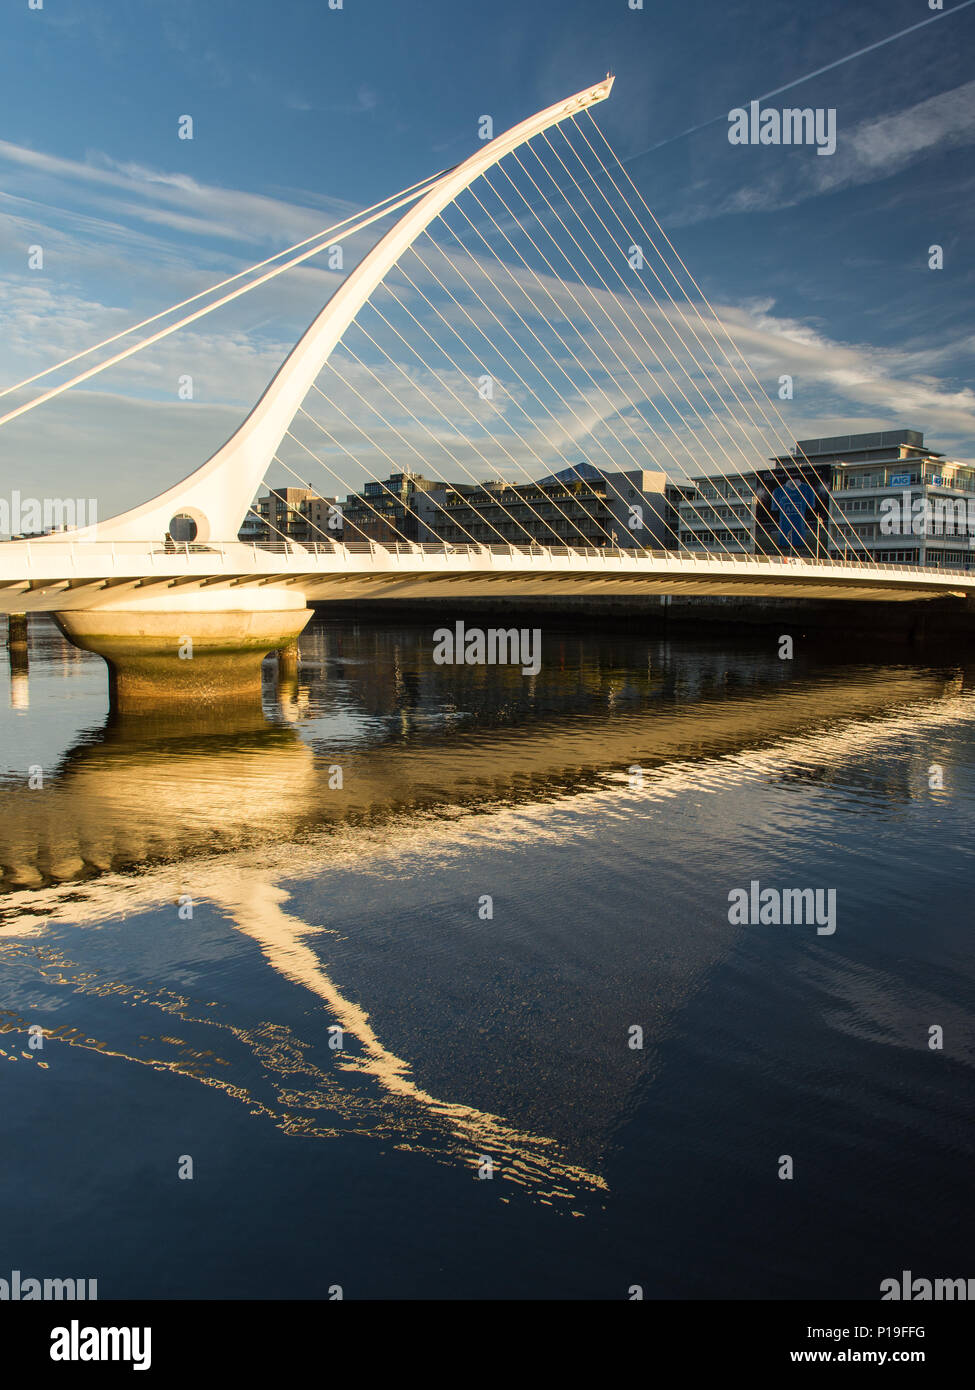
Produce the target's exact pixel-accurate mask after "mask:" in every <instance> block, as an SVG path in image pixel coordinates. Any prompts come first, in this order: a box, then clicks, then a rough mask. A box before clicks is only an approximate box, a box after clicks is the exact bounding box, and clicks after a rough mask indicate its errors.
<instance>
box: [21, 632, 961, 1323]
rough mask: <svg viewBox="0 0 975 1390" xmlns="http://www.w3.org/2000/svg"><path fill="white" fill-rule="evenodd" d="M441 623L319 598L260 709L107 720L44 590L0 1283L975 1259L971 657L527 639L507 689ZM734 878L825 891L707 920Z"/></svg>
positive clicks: (161, 1285) (502, 672) (451, 1279)
mask: <svg viewBox="0 0 975 1390" xmlns="http://www.w3.org/2000/svg"><path fill="white" fill-rule="evenodd" d="M432 647H433V644H432V640H431V629H430V625H429V624H423V625H414V626H411V625H409V624H403V625H397V626H394V625H392V624H389V625H381V624H378V623H375V622H373V623H365V622H363V623H361V624H357V623H354V622H352V621H336V620H329V621H328V622H327V623H325V622H316V623H315V624H313V625H312V626H311V627H310V628H309V629H308V631H307V632H306V634H305V635H304V636H303V638H302V663H301V667H300V673H299V676H298V678H297V679H296V680H294V679H292V680H290V681H289V680H283V681H281V682H280V683H279V682H277V680H276V668H275V667H274V666H273V665H272V664H270V663H268V664H266V671H265V677H266V678H265V684H264V691H263V708H262V709H255V710H253V711H250V712H246V713H243V712H241V713H238V714H235V715H233V716H221V717H220V718H219V719H217V720H215V721H209V722H208V721H206V720H202V719H201V720H198V721H195V722H193V721H187V720H181V721H178V720H173V719H161V718H158V717H155V716H153V717H149V716H146V717H139V718H126V719H119V718H116V717H113V716H112V715H111V714H110V712H109V703H108V695H107V681H106V671H105V667H104V665H103V664H102V662H101V661H100V660H99V659H97V658H95V657H91V656H89V655H87V654H83V653H80V652H77V651H75V650H74V649H72V648H71V647H69V646H68V645H67V644H66V643H65V642H64V640H63V639H62V638H61V636H60V635H59V633H58V632H57V630H56V629H55V628H54V626H53V625H52V624H50V623H48V622H47V621H46V620H35V621H34V623H33V626H32V630H31V652H30V663H29V672H25V671H23V670H15V671H14V672H13V673H12V674H9V689H10V698H9V700H5V701H4V706H3V708H2V709H0V867H2V870H3V878H2V880H0V889H2V891H0V1102H2V1113H3V1125H2V1137H0V1155H2V1163H0V1277H3V1278H8V1277H9V1272H10V1271H12V1270H15V1269H18V1270H20V1271H21V1272H22V1275H23V1277H27V1276H28V1275H30V1276H34V1277H38V1278H44V1277H74V1278H93V1279H97V1281H98V1296H99V1297H100V1298H109V1297H136V1298H143V1297H147V1298H148V1297H163V1298H237V1297H249V1298H284V1297H304V1298H328V1297H330V1296H333V1297H334V1296H335V1295H336V1292H337V1290H338V1289H341V1291H342V1294H343V1296H344V1297H345V1298H370V1297H392V1298H415V1297H422V1298H426V1297H431V1298H444V1297H446V1298H450V1297H476V1298H499V1297H516V1298H609V1299H626V1298H628V1297H630V1296H632V1290H634V1288H635V1287H638V1288H639V1289H640V1290H642V1292H643V1295H644V1297H646V1298H668V1297H717V1298H783V1299H788V1298H798V1297H815V1298H871V1299H872V1298H878V1297H879V1286H880V1282H881V1280H883V1279H884V1278H888V1277H897V1278H898V1279H899V1278H900V1275H901V1271H902V1270H905V1269H907V1270H911V1271H913V1272H914V1274H915V1275H916V1276H924V1277H929V1278H934V1277H968V1276H975V1268H973V1267H972V1254H971V1252H972V1236H973V1227H975V1220H973V1215H972V1204H971V1201H970V1195H969V1194H970V1181H971V1171H972V1159H973V1149H975V1142H973V1130H972V1116H973V1102H975V1089H973V1085H972V1080H973V1071H972V1068H973V1063H975V1028H973V1022H972V1020H973V1013H975V979H973V977H975V965H973V951H972V897H973V874H972V869H973V864H972V833H971V827H972V823H973V817H975V738H973V734H975V686H973V674H975V670H973V668H972V667H966V666H965V664H964V662H963V660H962V659H961V658H959V659H957V660H954V659H952V658H951V657H950V656H948V657H944V656H941V657H939V659H938V660H937V661H934V660H932V659H928V661H925V660H924V659H918V660H913V659H909V658H894V659H893V660H892V659H891V657H890V655H889V654H888V655H887V656H885V657H871V656H870V655H869V654H867V653H860V654H858V655H857V658H856V660H851V659H849V658H841V657H840V656H839V655H834V654H830V653H828V652H825V653H824V652H823V651H818V652H805V651H804V650H802V648H803V644H802V643H801V642H800V643H799V644H798V650H797V651H796V654H795V659H793V660H791V661H787V660H780V659H779V656H778V643H777V640H776V639H773V638H772V637H768V638H760V639H758V640H746V639H738V638H726V639H722V640H721V641H713V640H712V641H702V640H695V639H691V638H681V639H673V640H668V641H663V640H659V639H657V638H648V637H645V636H643V635H641V634H639V633H638V632H635V631H634V632H626V633H622V634H621V633H617V632H600V631H598V630H591V631H589V630H586V631H581V630H578V629H573V630H569V629H567V630H559V629H558V628H556V627H554V626H549V628H548V629H547V630H546V631H545V633H544V639H543V658H542V665H541V670H540V672H539V673H538V675H537V676H534V677H526V676H523V675H522V674H521V672H520V670H519V669H518V668H517V667H485V666H478V667H453V666H438V665H436V664H434V662H433V660H432ZM3 659H4V660H6V655H5V656H4V658H3ZM0 670H2V673H3V675H4V677H5V678H7V677H8V672H7V671H6V669H4V668H2V667H0ZM32 783H33V785H32ZM753 882H758V884H759V885H760V890H761V889H766V888H769V887H771V888H775V889H777V890H786V889H805V888H812V889H820V890H822V892H823V897H822V901H823V902H825V901H826V895H827V894H829V893H830V892H832V893H833V894H835V898H834V899H833V900H832V901H834V903H835V912H834V914H833V920H832V925H833V926H834V927H835V930H831V929H830V928H829V927H827V928H826V929H825V930H820V929H819V928H818V926H817V923H816V922H815V921H809V922H802V923H799V924H791V925H783V924H779V925H776V924H775V923H774V922H773V923H767V924H764V923H762V922H761V921H746V922H741V921H739V920H737V918H736V920H735V921H734V922H732V921H730V920H729V895H730V894H733V893H734V890H736V889H739V888H740V889H744V890H746V892H747V893H748V894H750V893H751V884H752V883H753ZM32 1028H33V1030H34V1031H33V1032H31V1029H32ZM938 1029H940V1030H941V1033H940V1035H939V1034H938V1032H937V1031H935V1032H932V1030H938ZM939 1042H940V1043H941V1045H940V1046H937V1045H932V1044H937V1043H939ZM641 1044H642V1045H641ZM790 1169H791V1177H790V1176H787V1174H788V1173H789V1171H790ZM190 1174H191V1176H190Z"/></svg>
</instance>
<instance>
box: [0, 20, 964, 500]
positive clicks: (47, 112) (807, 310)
mask: <svg viewBox="0 0 975 1390" xmlns="http://www.w3.org/2000/svg"><path fill="white" fill-rule="evenodd" d="M945 7H946V9H948V10H950V9H951V8H953V7H954V8H958V6H957V5H955V6H953V5H952V3H951V0H945ZM935 13H936V12H934V11H931V10H930V8H929V6H928V3H927V0H882V3H881V0H871V2H869V3H862V4H858V5H850V4H849V3H848V0H846V2H840V3H836V2H834V0H770V2H769V3H762V4H757V3H754V2H752V3H734V2H732V3H725V2H724V0H722V3H717V2H716V0H683V3H681V4H668V5H663V4H661V3H659V0H645V9H644V10H642V11H641V10H636V11H634V10H631V9H630V8H629V7H628V3H627V0H564V2H562V0H520V3H508V0H495V3H492V4H483V5H482V4H465V5H461V4H458V3H456V0H425V3H423V4H413V5H404V4H402V3H401V2H400V3H393V0H344V3H343V8H342V9H341V10H337V11H336V10H329V9H328V8H327V5H326V3H325V0H318V2H317V3H314V4H309V3H302V2H301V0H277V2H276V3H275V4H274V5H270V4H266V3H263V2H262V3H248V0H237V3H220V2H219V0H209V2H208V3H207V4H205V5H200V4H198V3H195V4H190V3H188V2H187V0H175V3H174V2H173V0H167V2H166V3H153V2H152V0H142V3H140V4H139V5H131V4H129V3H122V2H121V0H118V2H117V3H104V4H95V3H88V0H79V3H77V4H75V5H73V6H70V7H67V6H64V5H63V4H61V3H58V0H45V2H44V8H43V9H42V10H39V11H33V10H29V9H28V8H27V4H26V0H25V2H24V3H23V4H22V5H18V6H16V7H14V8H11V7H7V8H6V9H5V11H4V15H3V18H2V19H0V42H2V53H3V71H4V81H3V84H2V90H0V111H2V117H3V120H2V126H0V325H2V329H0V385H3V384H10V383H13V382H15V381H17V380H19V379H21V378H22V377H24V376H26V375H27V374H28V372H30V371H33V370H39V369H40V368H42V367H44V366H46V365H48V364H50V363H52V362H54V361H57V360H59V359H60V358H62V357H64V356H66V355H67V354H68V353H69V352H73V351H77V350H79V349H80V348H82V347H84V346H86V345H87V344H89V343H90V342H93V341H96V340H97V339H98V338H100V337H103V336H105V334H106V332H109V331H116V330H117V329H118V328H120V327H122V326H124V325H125V324H126V323H128V322H130V321H132V320H133V319H135V318H139V317H141V316H143V315H144V314H148V313H151V312H154V311H156V310H158V309H160V308H163V307H165V305H166V304H168V303H171V302H173V301H175V300H177V299H180V298H182V297H184V296H185V295H186V294H189V293H192V292H194V291H195V290H197V289H200V288H202V287H203V286H204V285H205V284H207V283H209V282H210V281H212V280H216V279H219V278H221V277H222V276H224V275H227V274H231V273H233V272H234V271H236V270H239V269H242V268H243V267H244V266H246V265H247V264H249V263H251V262H253V261H257V260H259V259H262V258H263V257H264V256H266V255H268V254H270V253H271V252H272V251H275V250H278V249H281V248H283V247H284V246H286V245H288V244H289V243H290V242H292V241H295V240H297V239H298V238H299V237H303V236H308V235H310V234H311V233H312V232H314V231H315V230H317V229H318V228H319V227H321V226H323V225H327V224H328V222H329V221H330V220H332V218H333V216H336V215H338V216H342V215H344V214H345V213H347V212H349V211H351V210H353V209H354V208H356V207H360V206H365V205H368V204H370V203H372V202H373V201H375V200H377V199H379V198H381V197H383V196H385V195H387V194H391V193H392V192H394V191H395V190H397V189H399V188H402V187H404V186H406V185H409V184H411V183H413V182H414V181H416V180H417V179H420V178H422V177H424V176H425V175H428V174H430V173H432V172H435V171H436V170H437V169H440V168H442V167H444V166H445V165H448V164H452V163H455V162H457V161H459V160H460V159H462V158H464V157H465V156H466V155H467V154H468V153H470V152H471V151H472V150H473V149H474V148H475V146H476V144H477V122H478V119H479V117H480V116H482V115H483V114H490V115H491V116H492V118H493V120H494V124H495V130H496V131H500V130H502V129H504V128H506V127H507V126H509V125H511V124H513V123H515V122H516V121H517V120H519V119H522V118H524V117H525V116H527V115H529V114H531V113H532V112H533V111H535V110H538V109H540V108H541V107H543V106H545V105H547V104H549V103H551V102H552V101H555V100H556V99H558V98H559V97H561V96H564V95H567V94H569V93H571V92H574V91H576V90H578V89H580V88H582V87H584V86H586V85H588V84H590V83H592V82H594V81H596V80H598V79H599V78H601V77H602V76H603V75H604V74H605V73H606V72H607V71H610V70H611V71H613V72H614V73H615V74H616V85H615V89H614V92H613V96H612V98H611V99H610V101H608V102H607V103H605V104H604V105H603V106H602V107H601V108H600V110H599V113H598V115H599V124H600V127H601V128H602V129H603V130H604V131H605V133H606V135H607V137H608V139H609V141H610V143H611V144H612V146H613V148H614V149H615V150H616V152H617V153H618V154H619V156H620V157H621V158H622V159H623V160H624V161H625V163H626V167H627V169H628V171H629V172H630V174H631V176H632V177H633V179H634V180H635V182H636V183H637V185H638V187H639V189H640V191H641V193H642V194H643V196H644V197H645V198H646V200H647V202H648V203H649V205H650V206H651V207H652V208H653V210H654V212H655V213H656V215H657V217H659V219H660V221H661V223H662V224H663V226H664V227H665V229H666V230H667V231H668V232H669V233H670V234H671V235H672V237H673V239H674V241H675V243H676V245H677V247H678V249H679V250H680V252H681V254H682V255H683V257H684V258H685V260H686V261H687V263H688V265H689V266H690V268H691V269H692V271H693V272H694V274H695V276H696V277H697V279H698V280H699V282H700V284H701V285H702V287H703V288H704V290H705V291H706V293H707V294H708V296H709V297H710V298H711V299H712V301H713V302H714V303H715V304H716V305H717V306H719V308H720V310H721V313H722V317H723V318H725V319H727V320H728V321H729V322H730V323H731V324H732V325H733V327H734V330H735V332H736V335H740V339H741V341H742V344H743V347H744V348H745V350H746V352H747V354H748V356H749V359H750V360H751V361H752V362H753V363H754V364H755V366H756V370H757V371H758V373H759V375H760V377H761V379H762V381H763V384H766V385H767V387H768V389H770V390H773V389H774V387H775V384H776V383H777V380H778V377H779V375H780V373H782V372H789V373H790V374H792V375H793V377H794V381H795V399H794V400H792V401H789V402H784V403H782V405H781V409H782V412H783V415H784V416H785V419H786V422H787V424H788V427H789V430H790V431H791V433H792V435H793V436H795V435H799V436H800V437H802V436H805V435H816V434H820V433H834V432H835V433H839V432H844V431H846V430H848V429H849V430H853V429H872V428H899V427H904V426H908V425H911V426H913V427H915V428H918V429H922V430H924V431H925V434H926V438H927V442H928V443H929V444H930V445H931V446H932V447H934V448H937V449H941V450H943V451H945V452H947V453H949V454H950V455H951V456H953V457H962V458H971V457H975V395H973V392H972V389H971V381H972V365H973V358H975V337H973V327H972V325H973V322H975V316H973V312H972V311H973V299H975V276H973V272H972V263H971V247H972V245H973V244H975V237H973V232H975V227H973V207H975V198H973V192H975V161H973V160H972V158H971V153H972V151H971V146H972V144H973V142H975V80H973V77H972V63H971V55H972V52H973V49H975V5H973V6H970V7H967V8H964V9H960V11H959V13H957V14H948V15H946V16H945V17H943V18H939V19H936V20H935V22H933V23H930V24H928V25H926V26H925V27H923V28H921V29H918V30H915V31H914V32H912V33H910V34H907V35H905V36H904V37H902V38H899V39H897V40H895V41H894V42H892V43H889V44H887V45H885V46H883V47H881V48H879V49H876V50H875V51H873V52H870V53H867V54H865V55H863V56H861V57H858V58H855V59H853V60H852V61H850V62H848V63H844V64H842V65H841V66H838V67H835V68H833V69H832V70H831V71H829V72H826V73H824V74H822V75H821V76H819V77H815V78H813V79H811V80H809V81H807V82H804V83H802V84H801V85H800V86H798V87H796V88H794V89H793V90H791V91H788V92H786V93H783V94H782V95H781V96H778V97H775V98H773V99H771V100H770V101H769V102H767V103H765V104H766V105H773V106H781V105H801V106H812V107H833V108H835V109H836V112H837V118H836V119H837V132H838V142H837V150H836V153H835V154H834V155H832V156H827V157H821V156H817V155H816V152H815V149H811V148H808V147H799V148H793V149H788V148H784V147H781V146H769V147H743V148H739V147H734V146H732V145H730V144H729V142H728V138H727V133H728V122H727V112H728V110H729V109H730V108H731V107H734V106H739V105H744V104H746V103H747V102H748V101H749V99H751V98H753V97H758V96H761V95H762V94H764V93H767V92H771V91H773V90H774V89H776V88H778V87H781V86H783V85H784V84H786V83H790V82H792V81H794V80H795V79H796V78H800V77H802V76H803V75H804V74H807V73H811V72H814V71H815V70H816V69H818V68H821V67H823V66H825V65H827V64H831V63H833V62H835V60H836V59H838V58H842V57H843V56H844V55H846V54H852V53H855V52H857V51H858V50H860V49H862V48H864V47H866V46H868V45H871V44H874V43H876V42H877V41H878V40H880V39H883V38H885V37H886V36H887V35H891V34H895V33H897V32H898V31H900V30H902V29H906V28H908V26H911V25H914V24H917V23H919V22H920V21H922V20H925V19H931V18H933V16H934V14H935ZM183 114H191V115H192V117H193V121H194V138H193V140H192V141H187V140H179V139H178V138H177V123H178V118H179V117H180V116H181V115H183ZM715 117H716V118H718V119H716V120H715V119H713V118H715ZM709 122H710V123H709ZM693 127H702V128H700V129H696V130H694V131H693V133H691V134H684V133H683V132H686V131H688V130H689V129H691V128H693ZM934 243H937V244H939V245H941V246H943V248H944V258H945V267H944V269H943V270H940V271H932V270H930V269H929V268H928V247H929V246H930V245H931V244H934ZM32 244H40V245H42V246H43V247H44V250H45V264H44V269H43V271H40V272H38V271H33V272H32V271H29V270H28V269H27V264H26V259H27V247H28V246H29V245H32ZM334 283H335V280H334V277H332V276H330V275H329V274H328V273H327V272H326V271H325V270H323V269H322V268H320V267H317V266H316V267H313V268H309V269H308V270H305V271H298V272H292V273H291V274H290V275H289V276H288V277H285V278H284V279H282V280H279V281H276V282H275V283H274V285H273V286H269V287H268V288H267V289H266V290H259V291H257V292H255V293H254V294H253V295H252V296H248V297H247V298H246V299H245V300H243V301H241V302H240V303H239V304H238V305H235V306H233V308H232V309H228V310H226V311H220V312H219V313H218V314H216V315H213V316H211V318H209V319H207V320H204V321H203V326H197V330H196V331H192V330H187V333H186V336H185V338H184V337H182V335H177V339H171V340H169V341H168V344H167V345H162V346H161V347H160V349H158V350H156V349H152V350H150V351H149V352H148V353H146V354H145V355H144V357H140V358H138V359H135V361H134V362H133V363H132V364H129V365H128V366H127V367H126V368H122V369H119V370H118V371H116V372H112V373H109V374H106V376H105V377H103V378H99V379H96V381H94V382H92V383H89V384H88V386H87V387H82V388H80V389H79V390H78V391H76V392H72V393H69V394H68V395H67V396H66V397H62V398H61V399H60V400H58V401H55V402H52V403H51V404H50V405H46V406H42V407H40V409H39V410H37V411H34V412H32V413H30V414H29V415H27V416H25V417H23V418H22V419H21V420H19V421H17V422H15V423H13V424H12V425H10V426H7V427H5V428H4V429H2V430H0V491H2V492H5V493H6V492H9V491H10V490H11V489H12V488H20V489H21V490H22V491H24V492H33V493H35V494H36V495H41V494H44V493H52V492H53V493H54V494H55V495H78V493H79V492H80V491H81V490H82V488H81V482H82V481H83V482H84V483H85V484H86V487H85V490H86V491H88V493H89V495H91V493H92V491H94V492H95V493H97V495H98V496H99V507H100V512H101V514H103V515H106V514H108V513H109V512H111V511H114V510H117V509H118V507H119V506H122V505H127V504H129V503H132V502H135V501H137V500H139V499H140V498H142V497H144V496H145V495H147V493H149V492H151V491H155V490H157V486H161V485H162V483H164V482H165V483H169V482H171V481H175V480H176V479H177V478H178V477H180V476H182V475H183V474H185V473H186V472H188V471H189V470H190V469H191V468H192V467H194V466H195V465H196V464H197V463H199V462H202V461H203V459H204V458H205V457H206V456H207V454H208V453H209V452H212V450H213V449H214V448H215V447H217V446H218V445H219V444H220V443H221V442H222V441H223V439H224V438H225V437H226V436H227V434H229V433H230V431H231V430H232V429H233V428H234V425H235V424H236V422H237V421H238V420H239V419H240V417H241V415H242V413H243V410H244V408H246V406H247V405H249V404H250V403H251V402H252V401H253V399H254V398H255V397H256V395H257V394H259V392H260V390H261V389H262V388H263V385H264V384H265V383H266V381H267V379H268V377H269V376H270V375H271V374H272V373H273V371H274V369H275V367H276V366H277V364H278V362H279V361H280V360H281V358H282V356H283V355H284V353H285V352H286V351H287V350H288V348H289V347H290V345H291V343H292V342H293V341H294V339H295V337H296V336H297V334H298V333H300V332H301V330H302V329H303V328H304V327H305V326H306V324H307V323H308V321H309V320H310V319H311V318H312V317H313V315H314V314H315V312H316V311H317V309H318V308H319V307H320V305H321V303H322V302H324V299H325V298H326V297H327V294H328V293H329V292H330V291H331V289H332V288H334ZM177 340H178V341H177ZM136 362H137V363H138V367H136V366H135V363H136ZM183 369H185V370H187V371H189V372H191V373H192V374H193V375H194V379H195V380H196V381H197V382H198V386H199V389H198V391H197V393H196V398H195V399H194V401H193V402H192V403H187V402H177V401H176V400H174V392H173V390H172V382H173V381H174V379H175V377H176V376H177V375H178V374H179V372H180V371H181V370H183ZM16 399H18V400H19V399H20V397H17V398H16ZM6 403H7V404H9V403H10V398H8V400H7V402H6ZM282 480H283V479H282Z"/></svg>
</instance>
